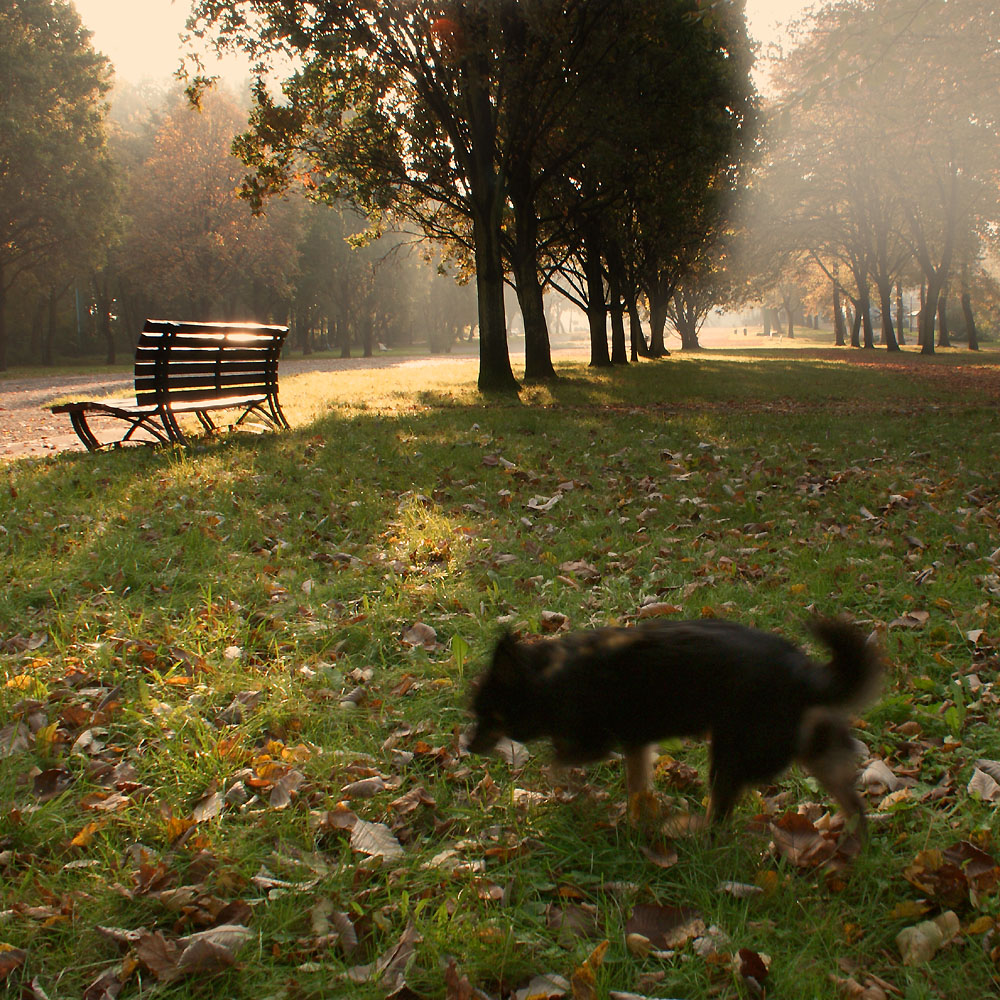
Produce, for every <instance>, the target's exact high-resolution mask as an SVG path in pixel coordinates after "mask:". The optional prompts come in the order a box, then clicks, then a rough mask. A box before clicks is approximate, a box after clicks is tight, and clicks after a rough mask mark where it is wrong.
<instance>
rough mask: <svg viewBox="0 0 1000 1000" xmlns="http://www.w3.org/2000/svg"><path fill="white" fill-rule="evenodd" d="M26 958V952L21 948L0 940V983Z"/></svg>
mask: <svg viewBox="0 0 1000 1000" xmlns="http://www.w3.org/2000/svg"><path fill="white" fill-rule="evenodd" d="M27 958H28V953H27V952H26V951H24V950H23V949H22V948H14V947H12V946H11V945H9V944H4V943H3V942H0V983H2V982H3V981H4V980H5V979H6V978H7V977H8V976H9V975H10V974H11V973H12V972H13V971H14V970H15V969H20V968H21V966H23V965H24V963H25V961H26V960H27Z"/></svg>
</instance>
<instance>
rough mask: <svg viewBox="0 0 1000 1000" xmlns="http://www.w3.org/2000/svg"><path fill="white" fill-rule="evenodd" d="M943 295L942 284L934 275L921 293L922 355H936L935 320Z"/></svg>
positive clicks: (919, 324)
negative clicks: (939, 300)
mask: <svg viewBox="0 0 1000 1000" xmlns="http://www.w3.org/2000/svg"><path fill="white" fill-rule="evenodd" d="M940 294H941V283H940V282H939V281H938V280H937V275H934V276H933V277H931V278H930V279H928V281H927V286H926V291H923V289H922V291H921V299H922V305H921V306H920V319H919V321H918V326H919V328H920V353H921V354H933V353H934V318H935V316H936V315H937V303H938V296H939V295H940Z"/></svg>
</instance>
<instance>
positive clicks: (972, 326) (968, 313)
mask: <svg viewBox="0 0 1000 1000" xmlns="http://www.w3.org/2000/svg"><path fill="white" fill-rule="evenodd" d="M962 315H963V316H965V332H966V333H967V334H968V335H969V350H970V351H978V350H979V334H978V333H977V331H976V318H975V316H973V315H972V296H970V295H969V290H968V289H967V288H963V289H962Z"/></svg>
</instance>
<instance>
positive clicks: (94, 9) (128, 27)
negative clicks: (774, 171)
mask: <svg viewBox="0 0 1000 1000" xmlns="http://www.w3.org/2000/svg"><path fill="white" fill-rule="evenodd" d="M73 2H74V3H75V5H76V9H77V10H78V11H79V13H80V18H81V19H82V21H83V23H84V25H86V27H88V28H89V29H90V30H91V31H92V32H93V33H94V38H93V42H94V47H95V48H97V49H98V50H99V51H100V52H103V53H104V54H105V55H106V56H108V58H109V59H110V60H111V61H112V62H113V63H114V65H115V71H116V74H117V76H118V77H119V78H120V79H123V80H128V81H130V82H132V83H139V82H140V81H142V80H144V79H153V80H160V79H163V78H165V77H169V76H170V75H171V74H172V73H173V72H174V70H176V69H177V66H178V64H179V62H180V43H179V40H178V35H179V34H180V33H181V31H183V29H184V19H185V17H186V16H187V13H188V11H189V9H190V3H189V2H188V0H73ZM810 6H812V2H811V0H747V21H748V23H749V25H750V33H751V34H752V35H753V37H754V38H756V39H757V40H758V41H761V42H769V41H773V40H775V39H776V38H777V37H778V35H779V28H780V25H782V24H785V23H787V22H788V21H789V20H792V19H794V18H796V17H798V16H799V15H800V14H801V13H803V12H804V11H805V10H806V9H808V8H809V7H810ZM223 72H225V75H227V76H229V77H230V78H231V79H232V80H233V82H240V81H241V80H242V77H243V76H244V75H245V71H244V70H241V69H240V68H238V65H237V64H235V63H234V64H232V65H231V66H229V67H228V71H227V70H226V69H225V68H223Z"/></svg>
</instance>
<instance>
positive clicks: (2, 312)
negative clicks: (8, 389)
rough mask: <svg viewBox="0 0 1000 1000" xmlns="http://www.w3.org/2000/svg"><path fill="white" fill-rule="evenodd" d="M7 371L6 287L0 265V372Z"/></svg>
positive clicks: (1, 265) (0, 265)
mask: <svg viewBox="0 0 1000 1000" xmlns="http://www.w3.org/2000/svg"><path fill="white" fill-rule="evenodd" d="M6 370H7V285H6V284H5V281H4V273H3V264H2V263H0V372H5V371H6Z"/></svg>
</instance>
